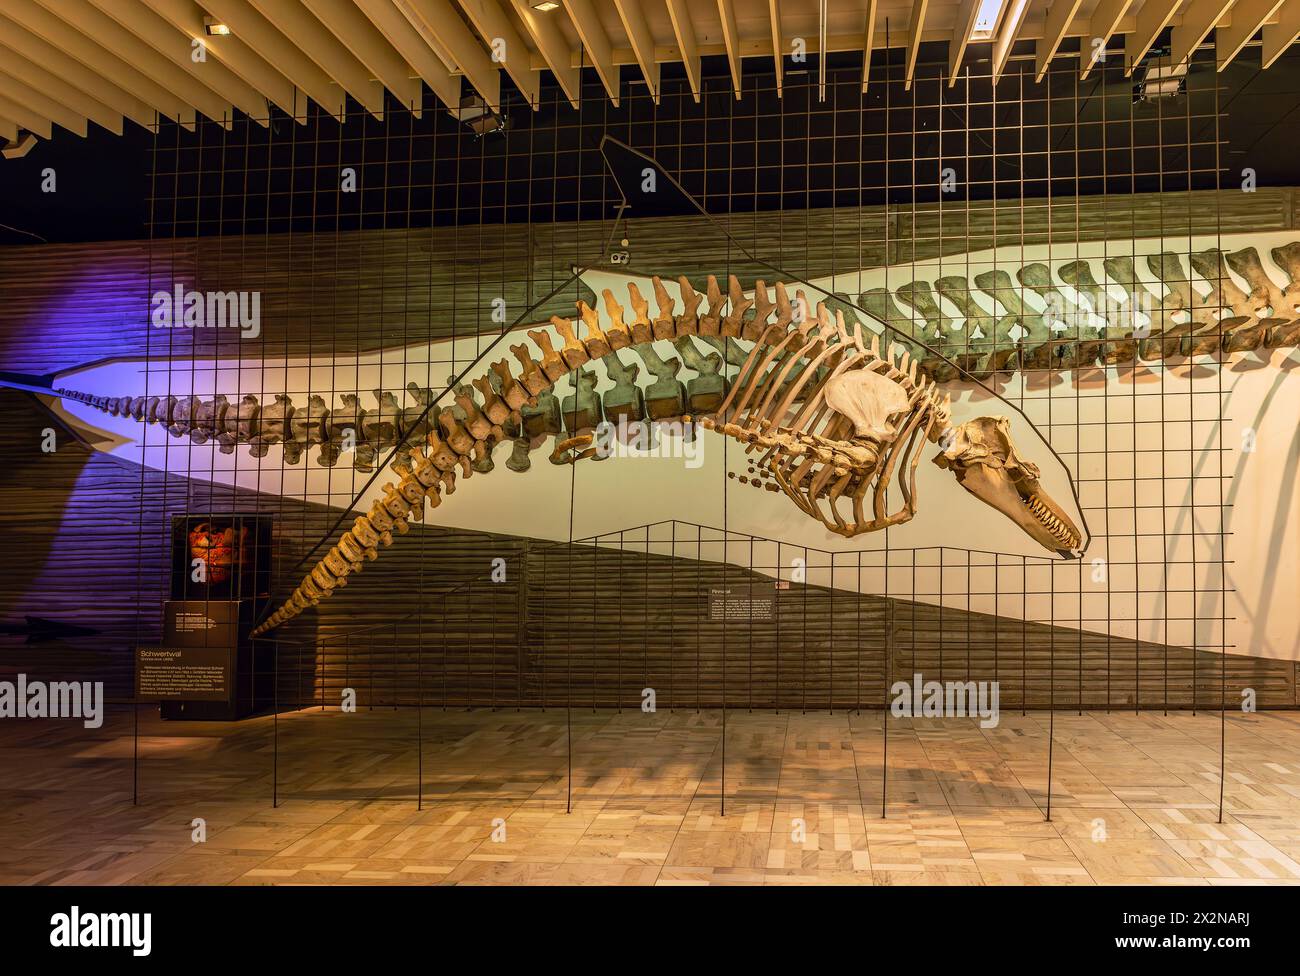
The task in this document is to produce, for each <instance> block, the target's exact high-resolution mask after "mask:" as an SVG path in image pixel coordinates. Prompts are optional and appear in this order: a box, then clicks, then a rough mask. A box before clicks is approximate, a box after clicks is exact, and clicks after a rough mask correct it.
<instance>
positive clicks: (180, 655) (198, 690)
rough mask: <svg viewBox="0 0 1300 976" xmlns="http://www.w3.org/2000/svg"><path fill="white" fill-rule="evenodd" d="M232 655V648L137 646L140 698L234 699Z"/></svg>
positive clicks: (137, 695) (137, 678)
mask: <svg viewBox="0 0 1300 976" xmlns="http://www.w3.org/2000/svg"><path fill="white" fill-rule="evenodd" d="M230 657H231V649H230V648H228V647H178V646H174V645H172V646H157V645H153V646H142V647H137V648H136V649H135V693H136V697H137V698H143V699H147V700H155V701H167V700H177V701H222V702H224V701H230V698H231V682H230V672H231V667H230Z"/></svg>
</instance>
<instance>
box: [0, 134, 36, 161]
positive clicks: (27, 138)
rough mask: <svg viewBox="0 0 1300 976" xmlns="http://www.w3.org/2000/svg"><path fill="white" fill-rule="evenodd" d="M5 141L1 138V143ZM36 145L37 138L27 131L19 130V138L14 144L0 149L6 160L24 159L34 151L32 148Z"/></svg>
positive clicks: (0, 153)
mask: <svg viewBox="0 0 1300 976" xmlns="http://www.w3.org/2000/svg"><path fill="white" fill-rule="evenodd" d="M3 141H4V140H3V139H2V138H0V142H3ZM35 145H36V136H35V135H33V134H32V133H30V132H28V131H27V130H26V129H19V130H18V138H17V139H16V140H14V141H13V142H10V143H7V144H6V145H5V146H4V147H3V148H0V156H3V157H4V158H5V159H22V158H23V157H24V156H26V155H27V154H28V153H29V152H31V151H32V147H34V146H35Z"/></svg>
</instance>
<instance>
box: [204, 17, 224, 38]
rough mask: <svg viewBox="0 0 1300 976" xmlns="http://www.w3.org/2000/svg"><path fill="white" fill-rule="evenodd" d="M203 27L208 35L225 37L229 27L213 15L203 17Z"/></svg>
mask: <svg viewBox="0 0 1300 976" xmlns="http://www.w3.org/2000/svg"><path fill="white" fill-rule="evenodd" d="M203 29H204V30H205V31H207V32H208V36H210V37H225V36H226V35H227V34H229V33H230V27H229V25H227V24H223V23H221V22H220V21H219V20H216V19H215V18H213V17H204V18H203Z"/></svg>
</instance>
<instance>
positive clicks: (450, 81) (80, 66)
mask: <svg viewBox="0 0 1300 976" xmlns="http://www.w3.org/2000/svg"><path fill="white" fill-rule="evenodd" d="M980 7H981V4H980V0H831V2H829V3H825V2H823V0H712V2H710V0H704V2H699V3H692V2H691V0H3V3H2V4H0V98H2V99H3V100H4V102H3V104H4V105H5V107H6V108H7V109H8V110H9V113H10V114H5V113H3V112H0V117H2V118H3V119H5V120H6V121H7V122H8V123H11V124H12V125H13V126H15V127H16V128H17V129H18V131H17V132H16V133H15V135H14V138H15V139H16V138H20V137H22V134H23V130H29V131H33V132H36V133H37V134H38V135H40V136H41V137H42V138H48V132H49V131H50V127H51V126H52V125H54V124H58V125H60V126H66V127H69V128H70V129H71V131H74V132H78V133H80V132H82V131H84V127H85V123H86V122H87V121H94V122H96V123H97V124H99V125H102V126H104V127H105V128H108V129H109V130H110V131H113V132H120V131H121V130H122V124H123V122H124V121H125V120H126V119H131V120H133V121H135V122H137V123H139V124H141V125H146V126H148V125H152V124H154V123H155V122H156V120H157V118H158V116H160V115H161V116H165V117H167V118H171V119H176V120H178V121H180V122H181V123H182V124H184V125H187V126H191V127H192V126H193V124H194V120H195V119H196V117H197V116H198V115H204V116H207V117H208V118H211V119H214V120H217V121H221V122H223V123H225V124H229V122H230V120H231V118H232V115H233V111H234V110H235V109H238V110H240V111H242V112H244V113H245V114H247V115H249V116H250V117H252V118H254V119H256V120H257V121H258V122H259V123H261V124H266V123H267V121H268V118H269V114H270V109H269V106H270V105H275V106H277V107H278V108H280V109H281V110H283V111H285V112H289V113H292V115H293V116H294V117H295V118H297V119H299V120H300V121H301V120H305V118H306V109H307V106H308V104H309V102H310V101H314V102H316V103H317V104H318V105H319V106H321V107H322V108H323V109H324V110H325V111H327V112H329V113H330V114H332V115H334V116H335V117H338V118H342V117H343V116H344V113H345V111H346V101H345V99H346V95H348V94H350V95H351V96H352V97H353V98H354V99H355V100H356V101H357V102H358V103H360V105H361V106H362V107H363V108H364V109H365V110H366V111H368V112H370V113H372V114H374V115H375V116H376V117H380V118H382V113H383V107H384V98H385V92H388V93H390V94H391V95H392V96H393V97H394V98H395V99H396V100H397V101H398V102H400V103H401V104H403V105H407V106H410V107H412V108H413V109H414V110H415V111H416V112H417V113H418V112H419V110H420V107H421V104H422V102H423V88H424V85H428V86H429V89H430V90H431V91H432V92H433V93H434V95H435V96H436V97H437V98H438V99H440V100H441V101H442V102H443V103H445V104H446V105H447V106H448V107H449V108H456V107H458V106H459V104H460V97H461V95H460V93H461V91H462V79H463V80H464V81H468V82H469V84H470V85H472V86H473V88H474V89H475V90H476V91H477V92H478V93H479V94H480V95H481V96H483V98H484V100H485V101H486V102H487V103H488V104H490V105H491V106H493V107H494V108H500V107H501V105H502V88H501V79H502V77H503V76H504V77H506V78H507V79H509V81H510V82H511V83H512V88H511V89H510V91H508V92H506V96H507V97H506V102H507V103H508V104H518V101H519V99H518V97H517V96H516V95H515V89H517V90H518V92H519V93H520V94H521V95H522V100H523V101H525V102H527V103H529V104H530V105H532V106H533V107H538V106H539V105H540V103H541V100H542V98H543V97H544V96H543V84H544V83H549V82H550V81H551V79H554V82H555V83H557V84H558V87H559V89H560V91H561V92H562V98H563V99H565V100H567V101H568V102H569V103H570V104H571V105H572V106H573V107H575V108H576V107H578V105H579V102H580V99H581V97H582V84H581V70H580V69H582V68H592V69H594V71H595V74H596V76H597V77H599V79H600V82H601V85H602V86H603V88H604V95H605V97H607V98H609V99H610V101H611V102H612V103H613V104H615V105H617V104H618V103H619V99H620V97H621V94H622V92H623V86H624V85H625V84H629V85H640V84H644V85H645V86H646V87H647V89H648V91H649V92H650V93H651V95H652V96H653V97H654V98H655V99H656V100H657V99H658V97H659V94H660V87H661V82H660V77H661V73H662V71H663V70H664V66H665V65H677V64H680V65H682V67H681V69H679V70H681V71H682V72H683V73H684V75H685V77H686V79H687V84H688V85H689V89H690V92H691V94H692V96H693V97H694V98H695V100H696V101H699V100H700V98H701V97H702V89H703V85H704V80H703V79H704V69H703V59H705V58H716V59H718V61H719V62H720V63H723V64H726V66H727V72H726V74H727V76H729V77H730V81H731V86H732V89H733V90H734V93H735V95H736V97H737V98H739V97H740V93H741V86H742V84H743V79H744V74H745V72H746V70H753V71H754V72H755V74H756V75H757V74H762V75H765V76H766V78H767V80H766V81H765V82H764V83H765V84H769V85H771V84H775V87H776V90H777V93H778V95H779V94H781V93H782V92H783V90H784V87H785V86H784V84H783V82H784V80H785V74H786V72H787V71H788V70H793V69H792V68H791V63H790V62H789V60H788V58H789V57H790V56H791V54H792V52H793V51H794V50H795V48H796V46H797V47H798V48H799V49H800V50H802V51H803V52H806V54H807V55H808V57H809V58H813V57H817V58H818V59H819V60H818V62H817V65H818V69H819V70H820V68H821V60H820V57H821V55H822V54H824V53H837V52H849V51H852V52H854V53H856V54H857V55H858V56H860V57H861V58H862V66H863V68H862V87H863V91H866V87H867V81H868V77H869V72H870V67H871V59H872V53H873V51H875V52H878V51H881V50H883V49H885V48H886V47H893V48H895V49H901V51H902V64H903V69H902V70H903V72H904V78H905V83H906V84H907V85H908V86H909V87H910V86H911V83H912V80H913V78H914V77H917V76H919V75H920V72H921V71H922V70H925V71H931V70H932V68H931V67H930V66H929V65H928V64H926V63H925V61H924V60H923V56H922V47H921V46H922V44H923V42H929V41H938V42H943V43H946V44H947V45H948V51H947V55H946V60H947V71H946V72H945V73H946V75H947V77H948V80H949V84H950V85H951V84H955V82H956V81H957V79H958V78H959V76H961V75H962V73H963V69H964V68H966V69H967V70H971V71H979V72H983V71H988V72H990V73H991V74H992V75H993V77H994V78H995V79H997V78H1000V77H1001V76H1002V75H1003V74H1004V73H1005V72H1006V71H1007V69H1008V65H1009V64H1011V63H1012V62H1013V61H1023V60H1025V59H1026V58H1028V59H1029V60H1031V61H1032V62H1033V66H1032V70H1033V72H1034V76H1035V78H1037V79H1038V80H1041V79H1042V78H1043V76H1044V75H1045V74H1046V72H1047V71H1048V70H1049V68H1052V67H1058V68H1059V67H1060V66H1062V65H1064V66H1066V67H1068V68H1071V69H1077V70H1078V71H1079V72H1080V75H1081V76H1082V77H1085V78H1086V77H1087V76H1088V74H1089V72H1090V71H1092V70H1093V69H1094V68H1095V67H1096V66H1097V64H1098V63H1099V62H1101V61H1103V60H1104V59H1105V58H1106V57H1107V56H1108V55H1109V54H1111V52H1112V51H1113V52H1115V56H1116V57H1117V58H1119V57H1122V59H1123V60H1122V63H1123V65H1124V68H1125V70H1126V71H1127V72H1128V73H1131V72H1132V71H1133V70H1134V68H1135V67H1136V66H1137V64H1138V63H1140V62H1141V61H1142V60H1143V59H1144V58H1146V57H1147V56H1148V55H1149V53H1150V51H1151V49H1152V48H1153V47H1154V45H1155V44H1156V43H1157V41H1158V39H1159V38H1160V37H1161V35H1162V32H1164V31H1165V29H1166V28H1172V38H1173V40H1172V47H1173V51H1172V57H1173V59H1174V60H1175V61H1179V62H1182V61H1185V60H1187V59H1188V58H1190V57H1191V56H1192V55H1193V54H1194V52H1195V51H1197V50H1198V49H1202V48H1203V46H1204V44H1205V43H1206V41H1207V40H1208V39H1210V38H1211V37H1212V38H1213V43H1214V44H1215V47H1216V52H1217V53H1216V60H1217V64H1218V67H1219V69H1220V70H1222V69H1223V68H1224V67H1226V66H1227V65H1228V64H1230V63H1231V62H1232V61H1233V60H1234V59H1236V58H1238V57H1241V56H1242V52H1243V51H1244V50H1246V49H1248V48H1249V47H1251V46H1252V45H1253V46H1256V47H1260V48H1262V52H1261V63H1262V65H1263V67H1265V68H1267V67H1268V66H1269V65H1270V64H1272V63H1273V62H1274V61H1276V60H1277V59H1278V58H1279V57H1280V56H1281V55H1282V54H1283V52H1285V51H1286V50H1287V49H1289V48H1290V47H1291V45H1292V44H1294V43H1295V42H1296V40H1297V38H1298V37H1300V0H1002V2H1001V7H1000V8H999V11H998V15H997V17H996V19H995V22H994V24H993V25H992V28H991V29H990V30H985V31H984V32H983V33H980V34H976V32H975V28H976V22H977V18H978V16H979V14H980ZM823 19H824V23H823ZM214 23H215V24H220V25H224V26H225V28H227V29H228V30H227V31H226V32H218V33H215V34H214V33H210V32H209V31H210V27H211V25H212V24H214ZM1261 31H1262V38H1263V39H1262V43H1261V42H1260V41H1255V40H1254V38H1255V37H1256V35H1258V34H1260V32H1261ZM197 41H202V42H203V44H202V46H203V47H204V48H205V50H206V53H207V58H206V61H205V62H204V63H201V64H200V63H196V62H194V61H192V60H191V59H190V52H191V51H192V49H193V46H194V44H195V42H197ZM981 42H983V46H982V47H980V48H979V49H978V50H979V54H978V55H977V56H972V55H971V53H970V52H971V48H970V45H972V44H978V43H981ZM1020 42H1030V43H1032V45H1033V48H1034V50H1033V53H1032V54H1029V55H1026V53H1025V47H1024V45H1021V47H1020V48H1019V51H1017V45H1018V44H1020ZM1076 47H1077V48H1078V50H1075V48H1076ZM1121 47H1122V48H1123V52H1124V53H1123V54H1122V55H1119V53H1118V52H1119V51H1120V49H1121ZM823 48H824V49H825V50H824V51H823V50H822V49H823ZM990 49H991V57H990V54H989V51H990ZM927 52H928V49H927ZM941 56H942V55H941ZM932 57H933V55H932V54H930V53H926V54H925V55H924V59H925V60H928V59H930V58H932ZM5 62H7V63H5ZM746 62H750V63H751V67H750V68H748V69H747V66H746ZM895 63H897V62H895ZM977 64H978V66H976V65H977ZM625 66H626V67H627V68H628V69H629V70H628V72H627V75H626V77H624V76H623V71H622V69H623V68H624V67H625ZM752 84H753V82H752V81H751V86H752ZM552 90H553V89H552ZM634 90H635V89H634ZM588 92H589V93H590V89H588ZM14 116H21V118H15V117H14ZM24 120H26V121H24ZM27 122H30V123H31V126H30V127H29V126H28V125H27ZM6 131H7V130H6ZM5 140H6V141H9V142H12V141H14V140H13V139H10V138H9V137H8V136H7V135H6V136H5Z"/></svg>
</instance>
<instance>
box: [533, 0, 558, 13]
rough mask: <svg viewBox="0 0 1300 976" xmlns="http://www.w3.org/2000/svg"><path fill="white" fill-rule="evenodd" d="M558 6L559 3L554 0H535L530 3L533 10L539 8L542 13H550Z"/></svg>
mask: <svg viewBox="0 0 1300 976" xmlns="http://www.w3.org/2000/svg"><path fill="white" fill-rule="evenodd" d="M558 6H559V4H558V3H556V2H555V0H537V2H536V3H535V4H533V5H532V7H533V9H534V10H540V11H541V12H542V13H544V14H546V13H550V12H551V11H552V10H554V9H555V8H556V7H558Z"/></svg>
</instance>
